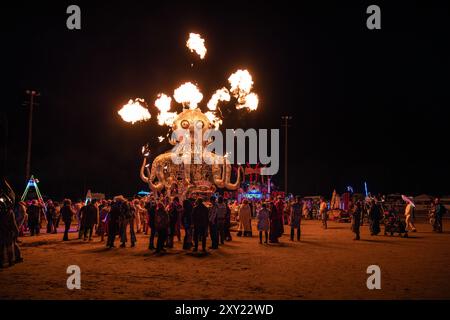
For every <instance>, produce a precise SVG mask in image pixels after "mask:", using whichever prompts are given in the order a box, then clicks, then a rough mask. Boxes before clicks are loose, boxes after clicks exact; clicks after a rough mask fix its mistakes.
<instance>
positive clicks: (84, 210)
mask: <svg viewBox="0 0 450 320" xmlns="http://www.w3.org/2000/svg"><path fill="white" fill-rule="evenodd" d="M86 216H87V204H85V205H84V206H82V207H81V209H80V211H79V212H78V221H79V224H78V239H81V238H82V237H83V235H84V229H85V225H86Z"/></svg>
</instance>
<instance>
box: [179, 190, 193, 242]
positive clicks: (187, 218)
mask: <svg viewBox="0 0 450 320" xmlns="http://www.w3.org/2000/svg"><path fill="white" fill-rule="evenodd" d="M192 210H193V208H192V203H191V200H190V199H185V200H184V201H183V215H182V218H181V223H182V224H183V228H184V240H183V249H184V250H189V249H191V248H192Z"/></svg>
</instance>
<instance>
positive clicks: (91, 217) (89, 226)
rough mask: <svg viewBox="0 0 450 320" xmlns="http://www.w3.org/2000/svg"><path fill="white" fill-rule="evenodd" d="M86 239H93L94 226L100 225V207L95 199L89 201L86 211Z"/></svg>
mask: <svg viewBox="0 0 450 320" xmlns="http://www.w3.org/2000/svg"><path fill="white" fill-rule="evenodd" d="M83 218H84V241H86V240H88V235H89V241H92V232H93V231H94V226H95V225H98V208H97V206H96V205H95V200H93V201H89V202H88V204H87V206H86V209H85V212H84V217H83Z"/></svg>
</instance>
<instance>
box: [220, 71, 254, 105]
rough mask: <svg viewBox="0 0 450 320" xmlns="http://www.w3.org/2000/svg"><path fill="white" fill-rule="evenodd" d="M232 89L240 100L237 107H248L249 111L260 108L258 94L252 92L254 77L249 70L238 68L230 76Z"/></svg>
mask: <svg viewBox="0 0 450 320" xmlns="http://www.w3.org/2000/svg"><path fill="white" fill-rule="evenodd" d="M228 81H229V82H230V86H231V88H230V91H231V93H232V94H233V96H234V97H235V98H237V100H238V104H237V105H236V109H242V108H247V109H248V110H249V111H253V110H256V109H257V108H258V102H259V99H258V96H257V95H256V94H255V93H253V92H251V90H252V87H253V79H252V76H251V74H250V72H248V70H238V71H236V72H235V73H233V74H232V75H231V76H230V77H229V78H228Z"/></svg>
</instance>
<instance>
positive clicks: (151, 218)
mask: <svg viewBox="0 0 450 320" xmlns="http://www.w3.org/2000/svg"><path fill="white" fill-rule="evenodd" d="M145 208H146V209H147V214H148V227H149V228H150V238H149V244H148V249H149V250H154V249H155V234H156V228H155V215H156V202H155V199H154V198H150V201H149V202H148V203H147V204H146V206H145Z"/></svg>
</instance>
